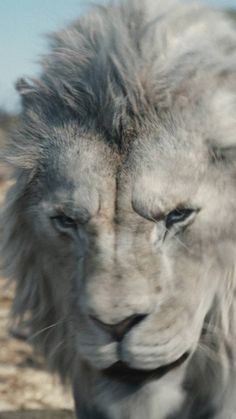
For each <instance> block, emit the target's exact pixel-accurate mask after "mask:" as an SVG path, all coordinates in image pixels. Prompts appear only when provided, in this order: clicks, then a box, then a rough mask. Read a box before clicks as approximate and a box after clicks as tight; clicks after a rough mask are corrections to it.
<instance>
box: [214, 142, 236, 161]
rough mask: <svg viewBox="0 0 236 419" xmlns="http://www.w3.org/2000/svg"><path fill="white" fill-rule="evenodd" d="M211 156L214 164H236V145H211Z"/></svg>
mask: <svg viewBox="0 0 236 419" xmlns="http://www.w3.org/2000/svg"><path fill="white" fill-rule="evenodd" d="M209 154H210V159H211V161H212V162H213V163H216V162H225V163H227V162H229V163H232V162H235V163H236V145H234V144H233V145H230V146H220V145H210V146H209Z"/></svg>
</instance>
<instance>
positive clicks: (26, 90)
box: [15, 78, 36, 105]
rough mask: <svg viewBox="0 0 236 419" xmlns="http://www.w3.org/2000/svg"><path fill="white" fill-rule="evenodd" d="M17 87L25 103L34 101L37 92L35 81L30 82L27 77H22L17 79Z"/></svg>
mask: <svg viewBox="0 0 236 419" xmlns="http://www.w3.org/2000/svg"><path fill="white" fill-rule="evenodd" d="M15 88H16V90H17V91H18V92H19V94H20V96H21V101H22V104H23V105H25V104H29V103H30V102H32V100H33V98H34V97H35V94H36V88H35V85H34V84H33V81H32V82H31V83H30V82H29V81H27V80H26V79H24V78H20V79H18V80H17V82H16V84H15Z"/></svg>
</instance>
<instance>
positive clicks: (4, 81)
mask: <svg viewBox="0 0 236 419" xmlns="http://www.w3.org/2000/svg"><path fill="white" fill-rule="evenodd" d="M143 1H145V0H143ZM202 1H205V3H208V4H211V5H215V6H225V7H234V8H236V0H202ZM93 2H94V1H93ZM88 5H89V0H0V19H1V20H0V22H1V23H0V57H1V65H0V106H1V105H2V106H4V107H5V108H7V109H9V110H13V111H14V110H16V109H17V107H18V98H17V95H16V93H15V92H14V87H13V85H14V82H15V80H16V79H17V78H18V77H20V76H22V75H29V76H33V75H36V74H37V72H38V71H39V65H38V64H37V60H38V58H39V56H40V54H42V53H43V52H44V51H45V49H46V45H47V42H46V39H45V38H44V37H43V34H45V33H47V32H49V31H53V30H55V29H57V28H58V27H62V26H63V25H65V24H66V23H68V22H69V21H70V20H71V19H74V18H75V17H77V16H78V15H80V14H81V13H84V12H85V11H86V8H87V7H88Z"/></svg>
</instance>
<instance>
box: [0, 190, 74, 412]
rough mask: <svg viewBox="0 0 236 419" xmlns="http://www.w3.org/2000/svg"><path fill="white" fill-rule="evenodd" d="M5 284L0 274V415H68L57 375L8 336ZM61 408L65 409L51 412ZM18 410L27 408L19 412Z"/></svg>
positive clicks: (1, 192)
mask: <svg viewBox="0 0 236 419" xmlns="http://www.w3.org/2000/svg"><path fill="white" fill-rule="evenodd" d="M5 189H6V185H5V183H1V184H0V197H1V198H2V197H3V195H4V191H5ZM5 286H6V281H4V280H3V279H1V278H0V419H15V418H17V419H39V418H40V419H41V418H43V419H49V418H50V419H53V418H55V419H56V418H57V419H62V418H63V419H64V418H66V419H69V418H72V417H73V416H72V414H71V413H70V412H71V410H72V409H73V402H72V398H71V396H70V393H69V392H67V391H66V390H65V389H63V388H62V387H61V386H60V383H59V381H58V379H57V378H55V377H52V376H50V375H49V374H48V373H47V372H46V371H45V368H44V363H43V361H42V360H41V359H40V358H39V356H36V355H35V354H34V353H33V352H32V349H31V347H30V346H29V345H28V344H26V343H25V342H23V341H19V340H17V339H13V338H12V337H10V334H9V310H10V306H11V301H12V297H13V289H9V288H8V289H6V288H5ZM31 409H33V410H34V411H33V410H31ZM61 409H68V411H66V412H54V411H55V410H59V411H61ZM22 410H24V411H26V410H30V412H28V413H27V412H24V413H23V412H22V413H21V414H20V411H22ZM3 412H12V413H7V414H6V413H3ZM14 412H15V413H14ZM16 412H18V413H16Z"/></svg>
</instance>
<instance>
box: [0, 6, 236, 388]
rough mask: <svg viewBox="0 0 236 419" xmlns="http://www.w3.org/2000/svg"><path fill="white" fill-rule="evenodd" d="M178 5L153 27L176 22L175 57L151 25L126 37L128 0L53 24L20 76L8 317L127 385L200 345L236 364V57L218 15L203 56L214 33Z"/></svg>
mask: <svg viewBox="0 0 236 419" xmlns="http://www.w3.org/2000/svg"><path fill="white" fill-rule="evenodd" d="M132 7H133V6H132ZM132 7H131V11H132V13H131V12H130V15H129V19H130V18H131V17H130V16H132V17H133V19H134V22H136V20H135V19H136V18H137V16H136V15H135V12H134V10H133V9H132ZM184 10H185V9H182V8H180V9H178V11H176V10H175V9H174V11H173V13H172V19H170V22H169V27H168V25H167V26H166V24H164V23H163V27H162V23H161V22H162V21H161V22H160V23H159V24H160V29H158V30H159V31H161V30H162V31H163V33H165V32H164V31H166V32H168V31H169V33H170V34H171V35H173V33H174V34H176V33H177V32H176V31H178V30H179V29H178V28H179V26H178V25H177V23H176V22H178V19H180V18H181V19H182V21H183V22H184V25H185V26H186V29H185V31H183V30H182V29H181V31H182V32H181V33H182V35H181V36H182V38H181V36H180V33H179V36H180V38H181V39H178V38H176V39H175V42H176V43H178V42H179V44H180V45H181V48H180V51H179V53H176V48H177V47H178V45H177V47H176V46H175V48H174V50H173V48H172V42H173V39H172V38H171V36H170V37H169V41H168V40H167V39H166V40H165V56H164V58H163V55H160V56H159V57H158V56H157V57H156V55H155V53H156V50H155V45H154V44H153V43H151V37H152V36H154V32H153V26H152V25H151V26H150V28H149V30H148V31H146V32H145V33H143V35H142V36H143V40H142V43H141V41H140V42H139V44H138V45H136V44H135V43H134V42H133V38H132V37H134V38H135V37H136V36H137V31H138V29H137V28H136V29H133V30H134V32H132V31H131V29H130V31H129V30H128V29H127V27H128V26H126V25H128V21H129V19H128V18H127V20H124V19H123V18H122V16H123V17H124V15H123V13H124V11H123V8H121V9H117V10H116V12H117V13H116V14H115V15H116V16H115V18H114V16H112V12H111V10H110V9H104V10H102V9H101V10H98V11H95V12H94V13H93V14H92V15H91V16H89V17H88V18H87V19H84V21H83V22H82V21H79V22H77V23H76V24H75V25H73V26H71V27H70V28H68V29H67V30H65V31H62V32H60V33H59V34H56V35H54V37H53V42H52V52H51V54H49V55H48V56H47V57H46V58H45V60H44V72H43V75H42V77H41V79H40V80H38V81H32V82H31V83H27V82H25V81H20V82H19V84H18V89H19V91H20V93H21V95H22V103H23V111H22V117H21V122H20V126H19V129H18V132H17V134H16V135H15V136H14V138H13V140H12V143H11V144H10V146H9V148H8V150H6V153H5V159H6V160H7V161H8V162H9V163H10V164H11V165H13V166H14V167H15V174H16V183H15V184H14V185H13V186H12V188H11V190H10V192H9V194H8V198H7V202H6V207H5V210H4V214H3V223H2V225H3V239H4V243H3V251H4V263H5V269H6V272H7V275H8V276H10V277H12V278H14V279H15V280H16V283H17V291H16V298H15V304H14V308H13V314H14V315H15V316H17V317H22V316H23V317H24V316H26V317H27V318H28V320H29V324H30V326H31V329H32V341H35V342H36V344H39V345H40V347H41V349H42V351H43V352H44V354H45V356H46V357H47V359H48V361H49V365H50V366H51V367H52V368H54V369H57V370H59V371H60V373H61V374H62V376H64V377H65V376H69V377H70V378H71V379H74V375H76V373H77V372H76V371H77V369H78V368H80V366H81V364H84V365H86V368H88V370H89V371H90V373H91V371H95V373H96V374H97V375H98V376H101V377H104V380H108V381H109V380H112V381H114V380H116V379H117V380H118V381H119V382H120V381H125V382H126V383H127V382H129V383H130V385H132V381H133V382H135V384H137V382H141V381H142V380H147V379H148V378H150V376H152V378H154V379H155V378H157V377H159V376H161V375H163V374H164V373H165V372H167V371H169V370H170V369H172V368H174V367H177V366H178V365H180V364H182V363H183V362H184V361H185V360H186V359H188V363H190V364H191V360H193V359H195V358H196V357H197V356H198V354H199V357H202V359H208V358H214V356H215V357H216V358H217V362H218V361H219V363H220V362H221V364H223V363H224V365H226V364H227V365H228V366H229V365H230V362H231V361H233V360H234V356H233V352H232V349H233V348H232V342H233V339H235V326H236V325H235V291H236V280H235V260H236V246H235V243H236V224H235V214H236V189H235V182H236V164H235V157H236V156H235V130H236V122H235V112H236V94H235V93H236V82H235V77H234V71H235V62H236V60H235V55H234V62H233V60H232V57H231V58H230V59H229V58H227V57H228V55H227V54H228V50H227V51H226V48H225V44H224V43H223V42H222V43H221V44H220V43H219V40H220V39H221V36H222V34H221V30H220V28H221V29H222V28H225V27H228V26H227V25H228V24H226V23H225V21H224V19H222V18H221V17H217V19H218V25H219V33H218V34H216V33H215V34H214V37H215V39H214V42H215V45H216V44H217V42H218V44H219V45H218V50H217V52H216V53H215V54H214V53H212V55H208V56H207V53H210V52H212V51H210V47H211V46H212V43H213V40H212V39H211V37H210V34H208V38H209V39H208V38H207V36H206V35H204V34H202V35H201V36H202V39H204V43H203V48H202V49H201V45H200V44H199V42H200V40H201V37H200V35H199V33H198V32H197V30H196V32H194V23H191V22H190V24H189V23H188V19H186V20H183V16H185V14H184V13H185V12H184ZM187 10H188V13H189V9H187ZM200 11H201V9H199V10H198V15H197V16H198V17H196V22H197V23H196V25H197V24H199V20H201V19H202V21H203V24H204V19H205V20H206V22H207V17H208V12H204V15H202V14H201V13H200ZM209 13H210V12H209ZM139 16H140V13H139ZM215 17H216V16H215ZM103 19H106V21H107V19H109V22H110V25H108V26H105V25H103ZM122 19H123V21H122ZM163 19H164V20H165V18H163ZM91 22H92V23H93V24H92V23H91ZM211 24H212V25H214V21H212V22H211ZM171 25H172V26H171ZM174 25H176V27H175V26H174ZM188 25H192V26H191V29H192V32H190V29H189V31H188V28H189V26H188ZM208 26H209V23H208ZM122 28H123V29H122ZM181 28H182V26H181ZM135 30H136V32H135ZM93 32H94V33H93ZM209 32H210V31H209ZM222 33H223V29H222ZM233 33H234V32H233V30H231V29H230V28H228V35H227V36H228V44H227V45H230V43H233V40H234V39H235V38H233ZM196 34H198V37H197V39H196V40H195V38H196ZM92 35H93V36H92ZM111 35H112V36H111ZM139 35H140V36H141V34H139ZM187 35H188V38H187V40H186V48H183V43H184V42H185V38H184V37H187ZM217 36H218V38H217ZM204 37H205V38H204ZM163 42H164V41H163ZM168 42H169V44H168ZM195 43H197V45H198V44H199V45H200V47H196V48H195ZM147 45H149V48H147ZM190 46H191V48H192V49H191V48H190ZM161 47H162V46H161V45H160V44H158V48H159V49H160V50H161ZM142 48H143V49H142ZM158 48H157V49H158ZM207 48H208V49H207ZM177 50H178V48H177ZM206 51H207V52H206ZM190 52H191V53H192V55H191V60H190V59H189V57H190ZM227 60H228V61H227ZM223 61H224V62H223ZM222 62H223V63H222ZM219 354H220V355H219ZM223 354H224V356H222V355H223ZM221 358H223V360H222V359H221ZM195 373H196V371H195ZM120 385H122V383H121V384H120Z"/></svg>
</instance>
